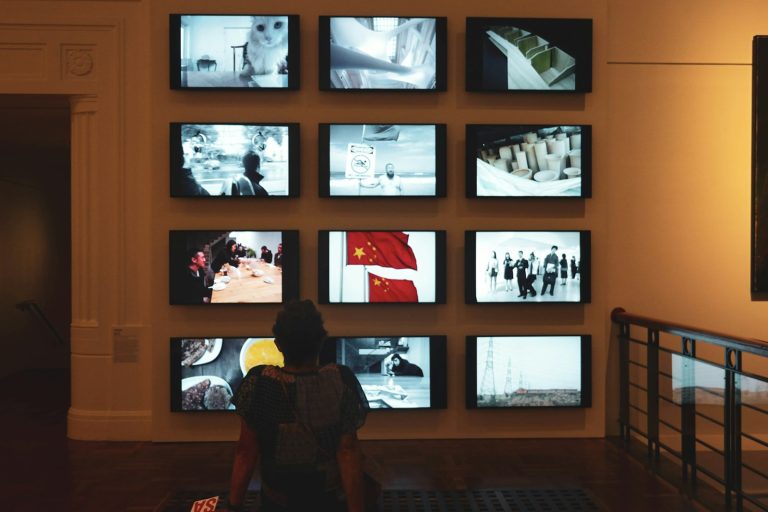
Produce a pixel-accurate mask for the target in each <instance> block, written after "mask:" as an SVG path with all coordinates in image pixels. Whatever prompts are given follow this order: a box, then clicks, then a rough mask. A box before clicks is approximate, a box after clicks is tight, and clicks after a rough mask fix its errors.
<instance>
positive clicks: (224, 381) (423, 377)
mask: <svg viewBox="0 0 768 512" xmlns="http://www.w3.org/2000/svg"><path fill="white" fill-rule="evenodd" d="M590 351H591V337H590V336H588V335H552V336H541V335H536V336H469V337H467V340H466V375H467V379H466V405H467V407H468V408H477V409H508V408H545V407H589V406H590V405H591V384H590V383H591V368H590V361H591V357H590ZM170 353H171V357H170V365H171V368H170V382H169V384H170V397H171V404H170V405H171V411H174V412H204V411H227V410H234V408H235V406H234V405H233V404H232V396H233V391H236V390H237V388H238V387H239V386H240V383H241V382H242V381H243V378H244V377H245V376H246V375H247V374H248V372H249V371H250V370H251V369H252V368H254V367H257V366H259V365H276V366H282V365H283V358H282V354H281V353H280V351H279V350H278V349H277V347H276V346H275V342H274V338H269V337H239V338H171V341H170ZM320 363H321V364H328V363H336V364H343V365H345V366H347V367H349V368H350V369H351V370H352V371H353V372H354V374H355V376H356V377H357V379H358V380H359V381H360V384H361V386H362V388H363V391H364V392H365V396H366V398H367V399H368V403H369V404H370V407H371V409H377V410H393V409H397V410H413V409H444V408H446V407H447V390H446V383H447V372H448V368H447V364H446V337H445V336H354V337H352V336H341V337H332V338H329V339H328V340H326V342H325V344H324V346H323V348H322V351H321V354H320Z"/></svg>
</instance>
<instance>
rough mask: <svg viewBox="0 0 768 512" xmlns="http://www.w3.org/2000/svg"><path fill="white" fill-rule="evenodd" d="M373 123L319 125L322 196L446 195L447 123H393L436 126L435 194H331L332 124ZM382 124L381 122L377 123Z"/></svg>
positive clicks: (373, 197)
mask: <svg viewBox="0 0 768 512" xmlns="http://www.w3.org/2000/svg"><path fill="white" fill-rule="evenodd" d="M365 124H371V123H320V124H319V125H318V128H317V130H318V133H317V140H318V150H317V154H318V188H319V194H320V197H327V198H332V199H365V200H368V199H373V200H379V199H395V200H400V199H412V198H438V197H445V195H446V165H445V153H446V125H445V124H440V123H392V124H398V125H404V126H434V127H435V194H434V195H403V196H334V195H331V185H330V177H331V163H330V159H331V155H330V142H331V141H330V136H331V135H330V128H331V126H338V125H350V126H358V125H359V126H362V125H365ZM375 124H381V123H375Z"/></svg>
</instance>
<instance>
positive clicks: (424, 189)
mask: <svg viewBox="0 0 768 512" xmlns="http://www.w3.org/2000/svg"><path fill="white" fill-rule="evenodd" d="M318 138H319V142H320V148H319V155H320V165H319V170H320V196H321V197H360V196H365V197H408V196H410V197H444V196H445V125H444V124H321V125H320V129H319V135H318Z"/></svg>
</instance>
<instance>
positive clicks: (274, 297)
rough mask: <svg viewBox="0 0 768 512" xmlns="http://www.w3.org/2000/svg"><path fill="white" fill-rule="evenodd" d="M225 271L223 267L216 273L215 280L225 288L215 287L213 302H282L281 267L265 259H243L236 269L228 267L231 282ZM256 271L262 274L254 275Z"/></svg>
mask: <svg viewBox="0 0 768 512" xmlns="http://www.w3.org/2000/svg"><path fill="white" fill-rule="evenodd" d="M223 271H224V269H223V268H222V270H221V271H219V272H217V273H216V278H215V281H214V282H215V283H217V284H219V285H224V286H225V288H224V289H222V290H216V289H214V291H213V295H212V296H211V302H212V303H254V302H274V303H279V302H282V298H283V272H282V269H281V268H280V267H276V266H275V265H272V264H271V263H265V262H263V261H241V262H240V265H239V267H238V268H237V270H236V271H235V270H233V269H228V272H227V277H229V282H226V283H225V282H224V281H225V279H223V278H224V273H223ZM254 272H255V273H257V274H259V273H261V274H262V275H254ZM268 280H272V282H271V283H270V282H268Z"/></svg>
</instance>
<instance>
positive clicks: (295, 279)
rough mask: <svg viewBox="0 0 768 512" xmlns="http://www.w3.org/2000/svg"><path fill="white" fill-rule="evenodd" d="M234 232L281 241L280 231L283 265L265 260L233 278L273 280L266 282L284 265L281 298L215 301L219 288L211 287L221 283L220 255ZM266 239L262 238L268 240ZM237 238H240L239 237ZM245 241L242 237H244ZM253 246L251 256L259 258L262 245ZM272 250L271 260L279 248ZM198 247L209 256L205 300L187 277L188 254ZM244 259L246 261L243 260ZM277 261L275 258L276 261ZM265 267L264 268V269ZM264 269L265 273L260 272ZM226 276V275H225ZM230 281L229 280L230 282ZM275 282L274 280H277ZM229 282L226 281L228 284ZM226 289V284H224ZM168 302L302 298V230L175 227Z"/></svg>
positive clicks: (208, 304)
mask: <svg viewBox="0 0 768 512" xmlns="http://www.w3.org/2000/svg"><path fill="white" fill-rule="evenodd" d="M232 233H243V234H252V233H256V234H259V233H260V234H262V235H261V236H263V237H265V238H269V240H278V237H276V236H275V234H279V235H280V236H279V241H278V242H276V243H280V244H282V245H283V256H281V263H280V265H274V264H271V263H268V264H267V265H266V267H265V265H264V263H266V262H259V263H257V264H256V267H255V268H252V270H247V269H245V270H240V271H238V272H237V274H234V275H232V276H226V277H229V278H230V280H233V279H237V280H239V279H253V278H255V279H260V280H262V281H264V283H265V284H269V285H270V286H271V285H272V283H270V282H268V281H266V280H265V279H266V278H269V277H270V276H271V275H273V274H274V273H275V272H277V270H276V269H275V267H277V266H280V267H281V270H280V272H279V274H280V280H281V282H282V287H281V292H280V300H279V301H272V300H264V301H252V302H240V301H226V302H218V301H216V300H213V299H214V298H215V297H213V293H214V292H218V291H221V290H216V289H215V288H210V286H212V285H215V284H216V283H217V282H221V279H220V278H219V277H216V278H215V281H214V277H215V276H216V274H217V273H218V271H219V270H220V269H219V268H215V267H216V266H217V263H216V260H217V258H218V257H219V256H220V255H221V254H222V253H223V252H224V249H225V248H226V247H227V244H228V242H229V240H231V239H235V240H236V237H235V238H233V236H232ZM265 238H262V240H263V239H265ZM236 241H237V240H236ZM240 241H241V242H242V241H243V240H242V237H241V240H240ZM206 245H208V246H209V249H208V253H206V249H205V246H206ZM247 247H248V248H250V249H253V251H254V253H253V256H247V257H249V258H253V259H257V258H258V256H259V255H260V254H259V253H257V252H255V251H256V250H257V249H260V247H258V246H253V247H251V246H250V245H248V246H247ZM267 247H268V249H269V250H270V251H272V253H271V256H270V259H272V260H273V258H274V254H276V248H274V247H269V246H267ZM193 249H197V250H198V252H203V254H204V256H205V258H206V268H205V271H204V272H205V274H206V278H205V281H204V282H205V285H206V287H207V288H208V289H210V290H211V291H210V293H209V294H208V299H209V300H207V301H206V300H205V299H204V298H201V297H200V296H199V290H198V289H197V288H190V286H191V285H190V283H189V280H188V279H186V278H187V277H188V276H186V273H187V271H186V267H187V264H188V261H189V257H188V253H189V251H190V250H193ZM241 261H242V260H241ZM273 261H274V260H273ZM262 268H263V269H264V270H261V269H262ZM259 272H261V274H259ZM222 277H223V276H222ZM228 282H229V281H228ZM273 282H274V280H273ZM224 284H226V283H224ZM224 288H226V286H225V287H224ZM168 297H169V299H168V301H169V304H170V305H190V306H196V307H201V306H202V307H227V306H258V305H269V304H284V303H286V302H289V301H291V300H294V299H298V298H299V232H298V230H293V229H264V228H260V229H253V228H251V229H248V228H245V229H194V230H171V231H169V233H168Z"/></svg>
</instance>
